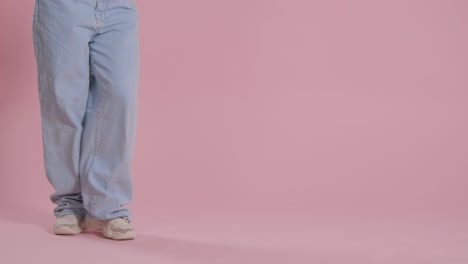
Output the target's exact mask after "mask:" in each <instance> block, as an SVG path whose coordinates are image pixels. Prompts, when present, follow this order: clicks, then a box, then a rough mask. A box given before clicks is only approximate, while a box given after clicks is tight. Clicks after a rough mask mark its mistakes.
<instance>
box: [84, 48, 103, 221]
mask: <svg viewBox="0 0 468 264" xmlns="http://www.w3.org/2000/svg"><path fill="white" fill-rule="evenodd" d="M90 54H91V53H90ZM89 65H90V70H91V72H93V73H95V72H96V70H95V69H94V64H93V62H92V58H91V56H90V63H89ZM94 81H97V78H96V76H95V77H94ZM100 99H101V96H100V94H99V92H97V93H96V99H95V100H96V102H95V104H96V106H95V111H96V113H95V115H96V116H95V119H94V120H95V121H94V124H95V127H94V139H93V149H92V160H91V163H90V165H89V166H90V169H89V170H90V171H91V169H92V167H93V165H94V162H95V160H96V156H97V155H98V143H99V132H100V126H99V121H100V116H101V109H102V102H101V100H100ZM88 176H89V175H88ZM86 182H87V186H86V187H87V190H88V194H90V206H91V208H90V210H91V213H92V214H93V215H95V214H94V213H95V211H94V209H95V205H96V203H95V202H96V200H95V199H94V195H91V186H90V184H89V179H88V180H87V181H86Z"/></svg>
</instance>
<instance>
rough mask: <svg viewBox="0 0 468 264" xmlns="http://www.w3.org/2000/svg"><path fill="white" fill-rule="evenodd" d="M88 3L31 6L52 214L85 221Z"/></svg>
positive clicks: (50, 0) (54, 1)
mask: <svg viewBox="0 0 468 264" xmlns="http://www.w3.org/2000/svg"><path fill="white" fill-rule="evenodd" d="M92 22H95V20H94V5H93V4H92V1H61V0H41V1H39V0H36V1H35V6H34V14H33V40H34V51H35V58H36V66H37V77H38V90H39V99H40V108H41V109H40V110H41V122H42V140H43V149H44V153H43V154H44V166H45V171H46V175H47V178H48V180H49V182H50V183H51V184H52V186H53V187H54V189H55V192H54V193H53V194H51V196H50V200H51V201H52V202H53V203H55V204H57V206H56V207H55V208H54V214H55V215H56V216H57V217H58V216H62V215H65V214H79V215H81V216H84V214H85V210H84V207H83V202H82V195H81V185H80V179H79V154H80V141H81V134H82V122H83V118H84V114H85V108H86V103H87V98H88V91H89V81H90V76H89V47H88V41H89V40H90V38H91V34H92V33H93V32H94V28H93V27H94V24H93V23H92Z"/></svg>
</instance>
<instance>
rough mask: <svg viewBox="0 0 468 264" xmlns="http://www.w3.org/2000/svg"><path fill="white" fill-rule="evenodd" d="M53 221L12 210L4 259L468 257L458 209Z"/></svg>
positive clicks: (467, 222)
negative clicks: (118, 224)
mask: <svg viewBox="0 0 468 264" xmlns="http://www.w3.org/2000/svg"><path fill="white" fill-rule="evenodd" d="M46 209H47V208H46ZM53 221H54V217H53V216H51V215H49V214H47V213H46V212H45V211H38V210H37V209H34V210H28V209H26V208H22V209H21V212H20V211H19V210H18V211H13V210H9V209H7V210H6V211H5V212H4V213H2V214H1V216H0V223H1V226H0V231H1V233H2V239H1V240H0V241H1V244H0V248H1V249H0V252H1V255H0V263H2V264H10V263H70V264H71V263H98V262H95V261H104V262H99V263H114V264H117V263H165V264H172V263H213V264H225V263H233V264H234V263H235V264H237V263H242V264H247V263H255V264H260V263H268V264H273V263H340V264H341V263H360V264H366V263H369V264H371V263H372V264H378V263H385V264H386V263H388V264H390V263H391V264H395V263H405V264H406V263H407V264H416V263H434V264H435V263H437V264H466V263H468V218H467V217H466V216H461V215H460V216H457V215H455V214H451V215H448V214H434V215H429V214H419V215H416V214H403V213H399V214H397V213H393V214H389V213H387V214H382V213H380V214H379V213H373V214H370V213H359V214H357V213H354V214H332V213H328V214H325V213H321V214H317V215H310V214H309V215H307V214H303V215H300V214H298V213H293V212H289V213H284V214H277V215H274V214H272V213H267V212H257V213H253V212H249V213H247V212H242V213H240V212H235V213H234V212H221V211H218V212H214V211H213V212H198V213H189V212H188V211H186V212H185V213H181V212H179V213H176V212H173V211H169V210H161V212H160V213H159V214H157V215H141V214H140V215H138V220H135V221H134V225H135V227H136V228H137V231H138V237H137V238H136V239H135V240H131V241H112V240H109V239H106V238H104V237H103V236H102V235H101V234H98V233H95V232H86V233H83V234H80V235H77V236H56V235H54V234H53V233H52V229H51V226H52V223H53Z"/></svg>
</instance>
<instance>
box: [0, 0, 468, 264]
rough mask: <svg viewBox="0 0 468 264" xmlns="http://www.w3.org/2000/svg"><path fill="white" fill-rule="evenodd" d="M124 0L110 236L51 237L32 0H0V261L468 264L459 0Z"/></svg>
mask: <svg viewBox="0 0 468 264" xmlns="http://www.w3.org/2000/svg"><path fill="white" fill-rule="evenodd" d="M137 3H138V7H139V13H140V34H141V56H142V57H141V62H142V64H141V86H140V94H139V99H140V101H139V102H140V104H139V115H138V127H137V138H136V149H135V158H134V161H133V163H132V172H133V179H134V199H133V201H132V203H131V204H129V207H130V208H131V209H132V211H133V213H134V224H135V227H136V229H137V232H138V238H137V239H136V240H134V241H127V242H125V243H115V242H113V241H108V240H105V239H102V238H101V237H98V236H96V235H94V234H82V235H79V236H77V237H57V236H54V235H52V233H51V226H52V223H53V221H54V216H53V215H52V209H53V205H52V204H51V203H50V201H49V200H48V196H49V195H50V194H51V192H52V191H53V190H52V187H51V186H50V185H49V183H48V182H47V180H46V177H45V174H44V169H43V159H42V141H41V131H40V113H39V99H38V94H37V86H36V69H35V62H34V55H33V46H32V33H31V29H32V7H33V1H32V0H28V1H26V0H23V1H17V0H2V1H1V2H0V34H1V44H0V45H1V48H0V58H1V60H0V69H1V71H0V124H1V130H0V135H1V136H0V177H1V178H0V206H1V210H0V223H1V225H0V229H3V230H2V232H7V233H8V234H10V233H9V232H11V235H12V236H6V237H9V238H8V240H7V239H6V238H0V244H1V245H0V253H1V254H0V262H1V263H29V262H30V261H31V259H32V258H34V259H35V260H37V257H38V256H39V255H40V257H41V258H42V259H43V260H44V263H45V262H47V263H58V262H59V259H56V258H54V256H57V255H59V256H67V254H75V255H76V248H80V247H81V248H80V252H81V253H80V254H81V257H77V259H78V260H77V261H78V262H77V263H82V262H79V261H87V260H90V259H92V258H96V257H103V258H104V257H105V259H107V260H109V261H112V263H129V261H132V260H134V259H135V257H138V258H140V262H139V263H156V262H155V261H157V260H158V261H162V262H160V263H217V264H218V263H219V264H222V263H345V262H346V263H467V262H468V253H466V252H465V251H466V248H467V247H466V246H467V241H468V192H467V187H468V177H467V176H468V161H467V158H468V48H467V47H468V30H467V25H468V1H463V0H438V1H436V0H424V1H423V0H386V1H385V0H382V1H380V0H379V1H376V0H353V1H347V0H326V1H325V0H322V1H313V0H268V1H266V0H231V1H226V0H198V1H190V0H170V1H150V0H138V1H137ZM13 234H15V235H14V236H13ZM28 236H29V238H28ZM3 237H5V236H3ZM33 238H34V239H33ZM84 240H86V242H83V241H84ZM25 247H26V248H27V247H31V250H32V248H34V250H37V252H40V253H41V254H39V255H24V251H23V250H24V248H25ZM57 250H61V251H60V252H56V251H57ZM103 252H112V254H110V253H109V255H107V254H104V253H103ZM2 259H3V260H2ZM5 261H6V262H5ZM54 261H57V262H54ZM61 263H63V259H62V260H61ZM109 263H110V262H109Z"/></svg>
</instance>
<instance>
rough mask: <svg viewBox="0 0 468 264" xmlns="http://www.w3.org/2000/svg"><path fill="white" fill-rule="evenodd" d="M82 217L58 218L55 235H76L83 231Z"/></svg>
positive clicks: (64, 216)
mask: <svg viewBox="0 0 468 264" xmlns="http://www.w3.org/2000/svg"><path fill="white" fill-rule="evenodd" d="M81 221H82V219H81V217H80V216H78V215H75V214H66V215H63V216H60V217H57V220H56V221H55V223H54V234H56V235H76V234H79V233H81V232H82V231H83V229H82V227H81Z"/></svg>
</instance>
